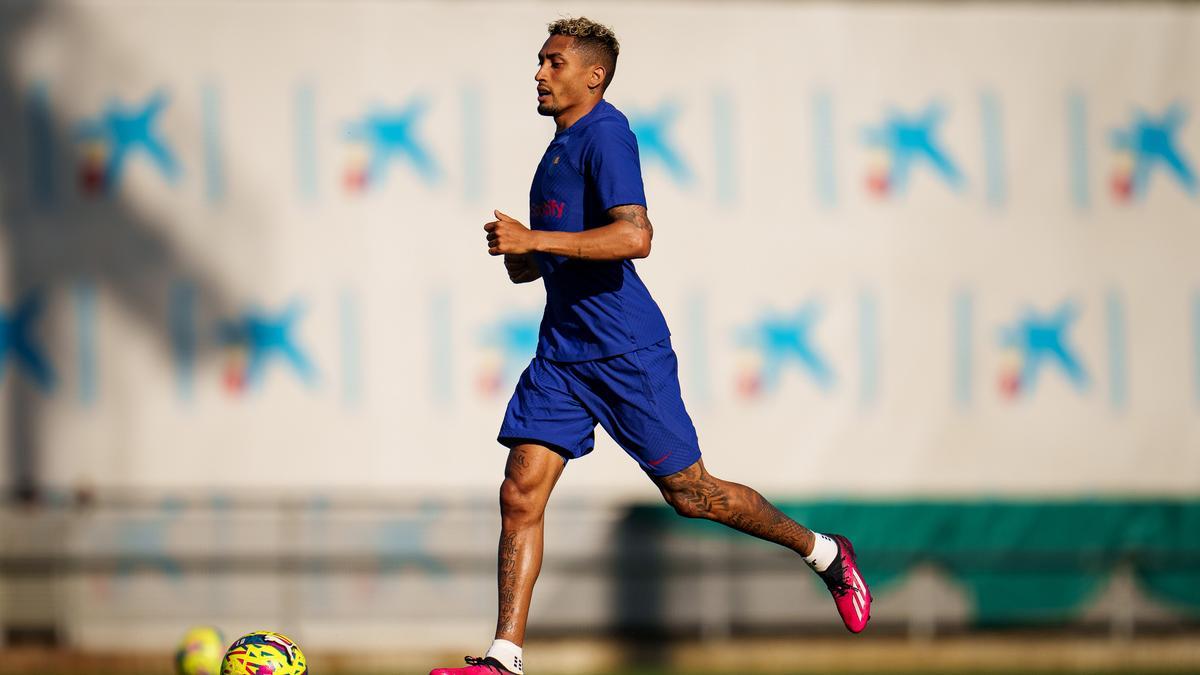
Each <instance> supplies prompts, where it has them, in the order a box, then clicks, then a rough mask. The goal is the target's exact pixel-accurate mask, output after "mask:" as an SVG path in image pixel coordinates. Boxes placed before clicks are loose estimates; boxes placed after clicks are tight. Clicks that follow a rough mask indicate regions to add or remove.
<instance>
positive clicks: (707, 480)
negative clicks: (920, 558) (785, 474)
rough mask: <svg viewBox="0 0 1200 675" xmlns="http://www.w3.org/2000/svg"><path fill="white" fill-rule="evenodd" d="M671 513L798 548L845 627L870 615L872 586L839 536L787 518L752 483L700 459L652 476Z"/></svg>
mask: <svg viewBox="0 0 1200 675" xmlns="http://www.w3.org/2000/svg"><path fill="white" fill-rule="evenodd" d="M650 477H651V479H652V480H653V481H654V483H655V485H657V486H658V489H659V490H660V491H661V492H662V495H663V498H664V499H666V500H667V503H668V504H670V505H671V507H672V508H674V509H675V512H676V513H678V514H679V515H681V516H684V517H687V518H703V519H705V520H712V521H715V522H718V523H721V524H723V525H726V526H728V527H731V528H733V529H735V530H738V531H740V532H745V533H746V534H749V535H751V536H754V537H757V538H759V539H763V540H765V541H770V542H774V543H776V544H779V545H780V546H785V547H787V548H790V549H792V550H793V551H795V552H796V553H799V554H800V555H801V556H803V557H804V560H805V562H807V563H808V564H809V566H811V567H812V568H813V570H814V571H816V572H817V574H818V575H820V577H821V579H822V580H824V581H825V584H826V586H828V587H829V591H830V593H832V594H833V599H834V602H835V604H836V605H837V608H838V613H839V614H840V615H841V617H842V621H843V623H845V624H846V628H847V629H849V630H850V631H851V632H854V633H858V632H860V631H862V629H863V628H866V626H867V621H868V620H869V619H870V618H871V591H870V589H869V588H867V584H866V582H865V581H863V578H862V574H861V573H860V572H859V571H858V564H857V562H856V561H855V556H854V547H853V546H851V545H850V542H849V541H848V540H847V539H846V538H845V537H843V536H841V535H836V534H835V535H824V534H818V533H815V532H813V531H812V530H810V529H808V528H807V527H805V526H803V525H801V524H800V523H797V522H796V521H794V520H792V519H791V518H788V517H787V516H786V515H784V514H783V512H781V511H780V510H779V509H777V508H775V506H774V505H773V504H771V502H769V501H767V500H766V498H764V497H763V496H762V495H761V494H759V493H758V492H757V491H756V490H754V489H753V488H750V487H747V486H745V485H741V484H739V483H731V482H729V481H724V480H721V479H720V478H717V477H716V476H713V475H712V474H710V473H709V472H708V471H707V470H706V469H705V468H704V460H697V461H696V463H694V464H692V465H691V466H689V467H687V468H686V469H683V470H682V471H678V472H676V473H673V474H670V475H668V476H654V475H651V476H650Z"/></svg>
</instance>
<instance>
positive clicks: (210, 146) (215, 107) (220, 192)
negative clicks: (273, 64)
mask: <svg viewBox="0 0 1200 675" xmlns="http://www.w3.org/2000/svg"><path fill="white" fill-rule="evenodd" d="M201 98H202V100H203V103H202V106H203V108H204V183H205V194H206V195H207V197H208V201H209V202H210V203H215V202H219V201H221V199H223V198H224V197H225V168H224V165H223V160H222V157H221V126H220V104H221V101H220V98H219V95H218V94H217V89H216V87H215V86H214V85H211V84H208V85H205V86H204V91H203V92H202V94H201Z"/></svg>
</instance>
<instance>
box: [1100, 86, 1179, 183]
mask: <svg viewBox="0 0 1200 675" xmlns="http://www.w3.org/2000/svg"><path fill="white" fill-rule="evenodd" d="M1186 121H1187V111H1186V110H1185V109H1184V107H1183V106H1182V105H1181V104H1179V103H1173V104H1172V105H1171V106H1170V107H1168V108H1167V110H1166V112H1164V113H1163V114H1162V115H1159V116H1154V115H1151V114H1150V113H1147V112H1145V111H1143V110H1140V109H1139V110H1135V111H1134V113H1133V120H1132V121H1131V122H1130V123H1129V125H1128V126H1126V127H1123V128H1119V129H1115V130H1113V132H1112V147H1113V149H1114V150H1115V151H1116V152H1117V160H1116V166H1115V168H1114V170H1113V177H1112V191H1113V196H1114V197H1116V198H1117V199H1118V200H1119V201H1128V200H1130V199H1132V198H1135V197H1142V196H1143V195H1145V194H1146V190H1147V188H1148V187H1149V185H1150V176H1151V174H1152V173H1153V171H1154V169H1155V168H1160V169H1162V170H1165V171H1166V172H1167V173H1169V174H1170V175H1172V176H1174V178H1175V182H1177V183H1179V185H1180V187H1182V188H1183V189H1184V191H1186V192H1187V193H1188V194H1189V195H1191V196H1193V197H1195V196H1196V192H1197V184H1196V173H1195V171H1193V169H1192V167H1191V165H1190V164H1189V163H1188V161H1187V157H1186V156H1185V155H1184V154H1183V153H1182V152H1181V151H1180V150H1179V146H1178V144H1177V143H1176V137H1177V134H1178V133H1179V130H1180V128H1182V127H1183V123H1184V122H1186Z"/></svg>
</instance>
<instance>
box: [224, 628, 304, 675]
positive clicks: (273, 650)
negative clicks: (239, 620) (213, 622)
mask: <svg viewBox="0 0 1200 675" xmlns="http://www.w3.org/2000/svg"><path fill="white" fill-rule="evenodd" d="M221 675H308V662H307V661H306V660H305V659H304V652H301V651H300V647H298V646H296V643H295V642H292V640H291V638H289V637H288V636H286V635H283V634H281V633H275V632H272V631H269V630H260V631H256V632H253V633H250V634H249V635H243V636H242V637H240V638H238V639H237V640H236V641H235V642H234V643H233V644H232V645H229V650H228V651H226V652H225V659H224V660H223V661H221Z"/></svg>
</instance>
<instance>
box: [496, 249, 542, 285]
mask: <svg viewBox="0 0 1200 675" xmlns="http://www.w3.org/2000/svg"><path fill="white" fill-rule="evenodd" d="M504 268H505V269H506V270H508V278H509V280H510V281H512V282H513V283H514V284H524V283H529V282H530V281H537V280H538V279H540V278H541V276H542V272H541V270H539V269H538V266H537V262H535V261H534V259H533V254H532V253H526V254H525V255H514V254H512V253H505V254H504Z"/></svg>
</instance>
